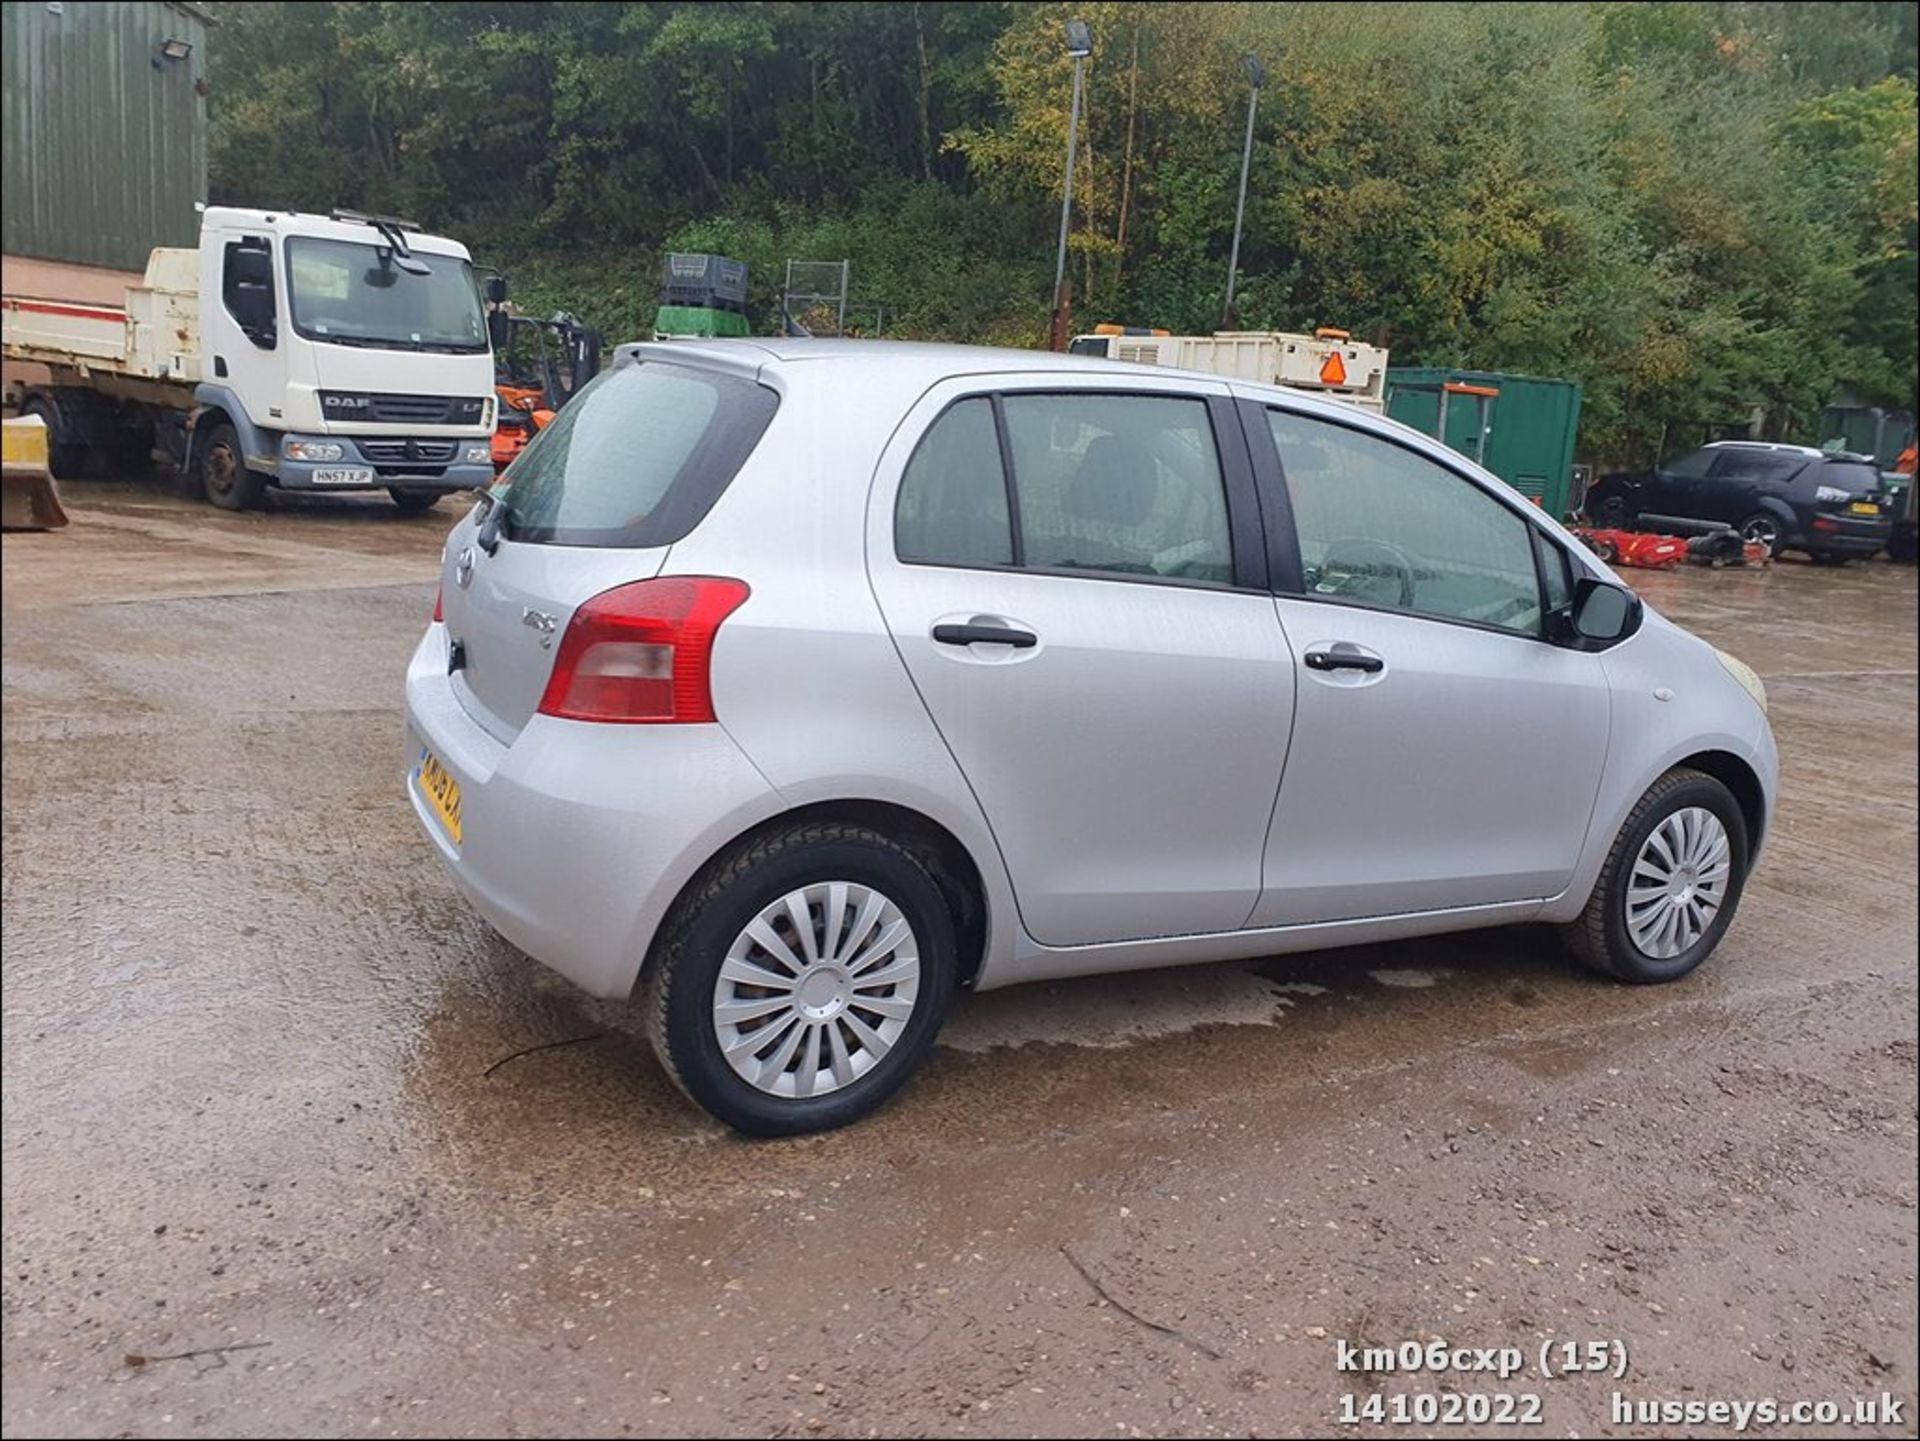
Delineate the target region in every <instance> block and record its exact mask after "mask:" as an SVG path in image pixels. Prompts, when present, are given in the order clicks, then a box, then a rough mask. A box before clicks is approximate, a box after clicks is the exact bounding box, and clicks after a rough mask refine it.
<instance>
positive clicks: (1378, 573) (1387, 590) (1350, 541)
mask: <svg viewBox="0 0 1920 1441" xmlns="http://www.w3.org/2000/svg"><path fill="white" fill-rule="evenodd" d="M1312 585H1313V589H1314V590H1315V591H1316V592H1318V593H1319V594H1321V595H1344V596H1352V597H1353V598H1354V599H1355V600H1367V601H1372V602H1373V603H1374V604H1376V605H1392V606H1397V607H1399V608H1400V609H1401V610H1411V609H1413V560H1412V558H1411V557H1409V556H1408V555H1407V553H1406V552H1405V551H1404V550H1401V549H1400V548H1399V547H1398V546H1395V545H1388V544H1387V543H1386V542H1385V541H1384V540H1362V539H1359V538H1357V537H1349V538H1347V539H1343V540H1336V541H1334V542H1333V543H1332V544H1330V545H1329V546H1328V547H1327V549H1326V553H1325V554H1324V555H1322V556H1321V557H1320V564H1319V566H1318V567H1317V568H1316V569H1315V571H1314V574H1313V576H1312Z"/></svg>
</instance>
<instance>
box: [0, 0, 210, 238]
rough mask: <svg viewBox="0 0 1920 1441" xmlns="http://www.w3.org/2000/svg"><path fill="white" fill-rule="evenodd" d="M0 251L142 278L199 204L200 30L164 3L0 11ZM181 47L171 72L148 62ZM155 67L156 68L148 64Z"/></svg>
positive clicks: (191, 11) (202, 177)
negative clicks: (164, 48)
mask: <svg viewBox="0 0 1920 1441" xmlns="http://www.w3.org/2000/svg"><path fill="white" fill-rule="evenodd" d="M0 9H4V24H5V30H4V40H5V47H4V50H5V60H4V64H5V110H4V122H3V124H0V131H3V134H0V150H4V171H3V172H0V173H3V174H4V177H5V187H6V203H5V205H4V206H0V249H4V250H5V252H6V253H7V254H9V255H31V256H37V257H39V258H41V259H46V260H67V261H73V262H75V263H77V264H82V265H104V266H110V267H112V268H114V269H117V270H143V269H145V268H146V263H147V252H148V251H149V250H151V249H153V247H154V246H156V245H193V244H195V243H197V239H198V236H199V230H200V225H199V217H198V216H197V215H196V214H195V212H194V208H193V207H194V203H195V202H196V201H201V200H205V199H206V198H207V102H206V101H205V99H203V98H202V97H201V96H200V95H199V94H198V93H197V92H196V89H195V86H196V83H197V82H198V81H200V80H201V79H202V77H204V76H205V74H206V73H207V31H208V25H207V22H206V19H205V17H204V14H203V13H202V12H200V11H199V10H198V9H197V7H193V6H188V5H181V4H169V3H166V0H54V3H48V0H6V3H5V5H4V7H0ZM169 39H172V40H184V41H187V42H189V43H191V44H192V46H193V51H192V53H191V54H190V55H188V56H187V57H186V58H185V59H183V60H167V59H160V46H161V42H162V41H165V40H169ZM156 59H159V60H160V63H159V64H158V66H156V65H155V64H154V62H155V60H156Z"/></svg>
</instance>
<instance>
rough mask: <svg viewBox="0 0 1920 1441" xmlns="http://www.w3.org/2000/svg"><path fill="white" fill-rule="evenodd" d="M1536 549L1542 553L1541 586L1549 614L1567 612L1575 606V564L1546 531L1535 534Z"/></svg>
mask: <svg viewBox="0 0 1920 1441" xmlns="http://www.w3.org/2000/svg"><path fill="white" fill-rule="evenodd" d="M1533 546H1534V549H1535V550H1537V551H1538V552H1539V553H1540V584H1541V587H1542V591H1543V593H1544V594H1545V596H1546V603H1547V614H1548V615H1552V614H1553V613H1554V612H1555V611H1557V610H1565V609H1566V608H1567V607H1569V606H1571V605H1572V604H1573V562H1572V560H1570V559H1569V558H1568V556H1567V553H1566V552H1565V551H1564V550H1562V549H1561V548H1560V547H1559V546H1557V545H1555V544H1554V543H1553V542H1552V541H1550V540H1548V539H1547V537H1546V533H1545V532H1544V531H1539V530H1536V531H1534V533H1533Z"/></svg>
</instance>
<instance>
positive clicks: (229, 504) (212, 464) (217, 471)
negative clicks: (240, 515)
mask: <svg viewBox="0 0 1920 1441" xmlns="http://www.w3.org/2000/svg"><path fill="white" fill-rule="evenodd" d="M199 451H200V459H199V469H200V489H201V490H202V491H203V492H204V493H205V495H206V497H207V499H208V500H210V501H212V502H213V503H214V504H215V505H217V506H219V507H220V508H221V509H222V510H250V509H252V508H253V507H254V506H256V505H258V504H259V503H260V496H261V493H262V492H263V491H265V489H266V482H265V481H264V480H262V479H261V477H260V476H258V475H256V474H254V472H252V471H250V470H248V469H247V465H246V461H245V460H244V459H243V458H242V457H241V454H240V437H239V436H238V435H237V434H235V432H234V429H233V427H232V426H231V425H228V424H227V423H226V422H225V421H221V422H219V423H218V424H216V425H215V426H214V427H213V428H212V429H211V430H209V431H208V432H207V434H206V438H205V439H204V440H202V441H201V442H200V446H199Z"/></svg>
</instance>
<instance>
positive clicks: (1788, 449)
mask: <svg viewBox="0 0 1920 1441" xmlns="http://www.w3.org/2000/svg"><path fill="white" fill-rule="evenodd" d="M1705 448H1706V449H1708V450H1773V451H1782V452H1784V453H1786V454H1788V455H1804V456H1806V457H1807V458H1808V459H1809V460H1819V459H1820V458H1821V457H1823V456H1825V455H1826V454H1827V452H1826V451H1824V450H1819V449H1816V448H1815V447H1813V446H1811V445H1787V444H1786V443H1784V442H1782V441H1772V440H1710V441H1708V442H1707V444H1706V447H1705Z"/></svg>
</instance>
